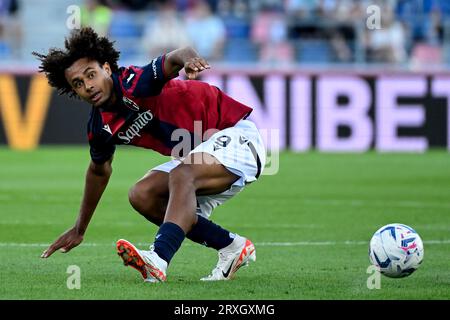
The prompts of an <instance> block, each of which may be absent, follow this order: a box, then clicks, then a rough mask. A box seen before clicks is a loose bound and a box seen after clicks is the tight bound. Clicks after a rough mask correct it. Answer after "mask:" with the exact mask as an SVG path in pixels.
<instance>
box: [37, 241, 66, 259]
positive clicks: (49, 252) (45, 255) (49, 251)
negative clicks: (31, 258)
mask: <svg viewBox="0 0 450 320" xmlns="http://www.w3.org/2000/svg"><path fill="white" fill-rule="evenodd" d="M59 248H61V245H59V244H56V243H54V244H52V245H51V246H50V247H48V249H47V250H45V251H44V252H43V253H42V255H41V258H48V257H50V256H51V255H52V254H53V252H55V251H56V250H58V249H59Z"/></svg>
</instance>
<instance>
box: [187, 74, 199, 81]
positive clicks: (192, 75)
mask: <svg viewBox="0 0 450 320" xmlns="http://www.w3.org/2000/svg"><path fill="white" fill-rule="evenodd" d="M197 75H198V72H189V73H188V74H187V76H188V78H189V80H194V79H196V78H197Z"/></svg>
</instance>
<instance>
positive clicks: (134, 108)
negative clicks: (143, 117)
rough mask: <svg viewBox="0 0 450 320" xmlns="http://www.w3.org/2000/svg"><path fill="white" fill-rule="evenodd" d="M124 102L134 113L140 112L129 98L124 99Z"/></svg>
mask: <svg viewBox="0 0 450 320" xmlns="http://www.w3.org/2000/svg"><path fill="white" fill-rule="evenodd" d="M122 101H123V103H124V104H125V105H126V106H127V108H128V109H131V110H133V111H139V106H138V105H137V104H136V102H134V101H133V100H131V99H129V98H127V97H123V98H122Z"/></svg>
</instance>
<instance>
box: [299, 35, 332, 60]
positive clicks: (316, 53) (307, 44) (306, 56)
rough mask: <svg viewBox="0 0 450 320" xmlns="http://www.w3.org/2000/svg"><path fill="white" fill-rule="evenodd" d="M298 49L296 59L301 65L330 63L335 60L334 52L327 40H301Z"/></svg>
mask: <svg viewBox="0 0 450 320" xmlns="http://www.w3.org/2000/svg"><path fill="white" fill-rule="evenodd" d="M296 49H297V55H296V58H297V61H298V62H300V63H302V62H307V63H328V62H333V60H334V55H333V50H332V48H331V47H330V44H329V43H328V42H327V41H326V40H320V39H308V40H300V41H299V42H298V43H297V45H296Z"/></svg>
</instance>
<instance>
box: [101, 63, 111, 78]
mask: <svg viewBox="0 0 450 320" xmlns="http://www.w3.org/2000/svg"><path fill="white" fill-rule="evenodd" d="M102 68H103V70H105V71H106V72H107V73H108V75H111V74H112V71H111V66H110V65H109V63H108V62H105V63H104V64H103V66H102Z"/></svg>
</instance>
